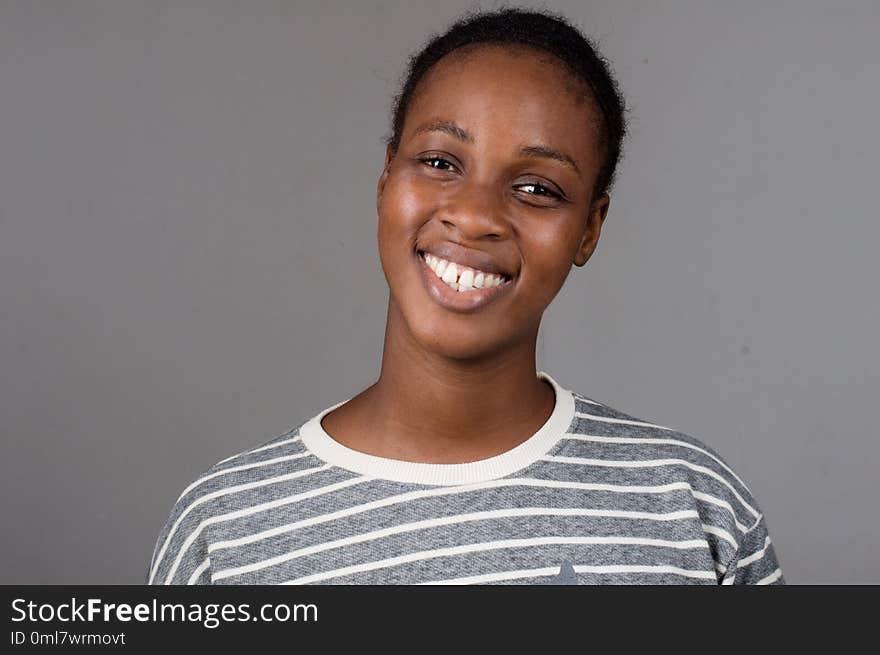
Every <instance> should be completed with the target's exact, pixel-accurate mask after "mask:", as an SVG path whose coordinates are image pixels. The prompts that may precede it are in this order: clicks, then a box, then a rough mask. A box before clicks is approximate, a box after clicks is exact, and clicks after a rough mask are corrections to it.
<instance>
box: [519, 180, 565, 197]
mask: <svg viewBox="0 0 880 655" xmlns="http://www.w3.org/2000/svg"><path fill="white" fill-rule="evenodd" d="M516 188H517V189H525V190H526V192H527V193H529V194H530V195H534V196H549V197H551V198H556V199H562V194H560V193H557V192H556V191H554V190H553V189H551V188H550V187H547V186H544V185H543V184H538V183H537V182H528V183H526V184H518V185H517V186H516Z"/></svg>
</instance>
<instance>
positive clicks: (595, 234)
mask: <svg viewBox="0 0 880 655" xmlns="http://www.w3.org/2000/svg"><path fill="white" fill-rule="evenodd" d="M610 203H611V198H610V197H609V196H608V194H607V193H603V194H602V195H601V196H599V198H598V199H597V200H596V201H595V202H594V203H593V205H592V206H591V207H590V214H589V216H588V217H587V227H586V230H585V231H584V236H583V238H582V239H581V243H580V246H579V247H578V250H577V253H575V257H574V260H573V263H574V265H575V266H578V267H580V266H584V265H585V264H586V263H587V261H588V260H589V259H590V257H592V256H593V252H594V251H595V250H596V244H597V243H598V242H599V235H600V234H601V232H602V224H603V223H604V222H605V216H606V215H607V214H608V206H609V205H610Z"/></svg>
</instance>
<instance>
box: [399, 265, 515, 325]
mask: <svg viewBox="0 0 880 655" xmlns="http://www.w3.org/2000/svg"><path fill="white" fill-rule="evenodd" d="M431 254H434V253H431ZM416 259H417V260H418V265H419V270H420V271H421V275H422V282H423V283H424V285H425V289H426V290H427V291H428V295H430V296H431V298H433V299H434V301H435V302H436V303H437V304H439V305H441V306H442V307H445V308H446V309H448V310H450V311H453V312H459V313H462V314H469V313H472V312H477V311H479V310H481V309H483V308H484V307H485V306H486V305H489V304H491V303H493V302H495V301H496V300H498V299H499V298H501V297H503V296H505V295H506V294H507V292H508V291H510V289H511V288H512V287H513V280H512V279H508V280H507V281H506V282H502V283H501V284H499V285H498V286H497V287H492V288H490V289H474V290H472V291H455V290H454V289H452V288H450V287H448V286H447V285H446V283H445V282H443V281H442V280H441V279H440V278H438V277H437V276H436V275H435V274H434V271H432V270H431V267H430V266H428V263H427V262H426V261H425V260H424V258H423V257H422V255H421V254H420V253H418V252H417V253H416Z"/></svg>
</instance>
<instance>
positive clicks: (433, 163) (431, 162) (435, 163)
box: [419, 156, 455, 171]
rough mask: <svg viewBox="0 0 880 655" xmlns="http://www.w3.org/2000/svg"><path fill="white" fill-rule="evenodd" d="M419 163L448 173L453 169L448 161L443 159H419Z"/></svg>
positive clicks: (433, 157) (432, 157)
mask: <svg viewBox="0 0 880 655" xmlns="http://www.w3.org/2000/svg"><path fill="white" fill-rule="evenodd" d="M419 161H420V162H422V163H423V164H425V165H426V166H430V167H431V168H433V169H435V170H438V171H449V170H453V169H454V168H455V166H453V165H452V163H451V162H450V161H449V160H448V159H444V158H443V157H437V156H431V157H419Z"/></svg>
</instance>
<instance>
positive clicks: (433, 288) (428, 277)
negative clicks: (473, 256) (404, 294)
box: [418, 250, 512, 312]
mask: <svg viewBox="0 0 880 655" xmlns="http://www.w3.org/2000/svg"><path fill="white" fill-rule="evenodd" d="M418 259H419V263H420V268H421V272H422V280H423V282H424V283H425V285H426V287H427V289H428V292H429V294H430V295H431V297H432V298H434V300H435V301H437V302H438V303H439V304H440V305H443V306H444V307H446V308H447V309H450V310H453V311H458V312H471V311H476V310H478V309H480V308H482V307H483V306H485V305H487V304H489V303H490V302H492V301H494V300H495V299H496V298H498V297H500V296H502V295H504V294H505V293H506V292H507V290H508V289H509V288H510V287H511V286H512V285H511V278H510V276H507V275H503V274H499V273H489V272H487V271H481V270H478V269H474V268H471V267H469V266H464V265H462V264H459V263H456V262H452V261H448V260H446V259H442V258H440V257H437V256H436V255H432V254H431V253H425V252H423V251H421V250H420V251H418Z"/></svg>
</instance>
